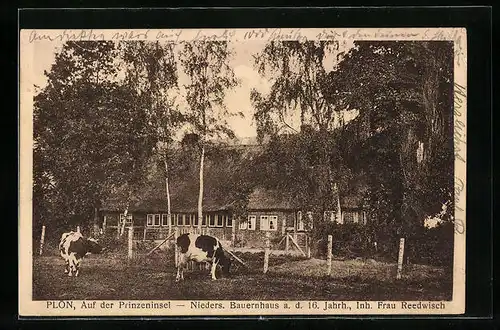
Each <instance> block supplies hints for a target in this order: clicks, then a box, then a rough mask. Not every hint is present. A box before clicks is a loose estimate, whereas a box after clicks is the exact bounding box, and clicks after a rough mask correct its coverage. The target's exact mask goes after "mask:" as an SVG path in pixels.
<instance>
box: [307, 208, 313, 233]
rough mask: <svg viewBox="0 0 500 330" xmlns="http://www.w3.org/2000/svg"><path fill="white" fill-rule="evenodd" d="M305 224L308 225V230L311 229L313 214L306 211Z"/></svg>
mask: <svg viewBox="0 0 500 330" xmlns="http://www.w3.org/2000/svg"><path fill="white" fill-rule="evenodd" d="M306 214H307V223H308V224H309V229H313V227H314V221H313V213H312V212H311V211H307V213H306Z"/></svg>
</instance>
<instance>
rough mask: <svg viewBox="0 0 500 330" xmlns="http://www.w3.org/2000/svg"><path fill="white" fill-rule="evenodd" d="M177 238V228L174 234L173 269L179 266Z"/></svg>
mask: <svg viewBox="0 0 500 330" xmlns="http://www.w3.org/2000/svg"><path fill="white" fill-rule="evenodd" d="M177 237H179V227H175V233H174V248H175V252H174V254H175V267H177V266H179V247H178V246H177Z"/></svg>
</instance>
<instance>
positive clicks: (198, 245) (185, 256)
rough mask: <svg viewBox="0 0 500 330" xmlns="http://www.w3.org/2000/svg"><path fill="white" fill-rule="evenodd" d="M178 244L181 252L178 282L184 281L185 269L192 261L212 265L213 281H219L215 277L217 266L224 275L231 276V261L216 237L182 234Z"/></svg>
mask: <svg viewBox="0 0 500 330" xmlns="http://www.w3.org/2000/svg"><path fill="white" fill-rule="evenodd" d="M176 243H177V246H178V247H179V250H180V256H179V264H178V266H177V277H176V281H180V280H181V279H182V280H183V279H184V269H185V268H186V265H187V262H188V261H190V260H194V261H196V262H207V263H211V264H212V269H211V274H212V280H216V279H217V278H216V277H215V269H216V267H217V265H219V266H221V268H222V273H223V274H224V275H225V276H227V275H229V268H230V267H231V259H229V258H228V257H227V256H226V255H225V254H224V249H223V248H222V244H221V243H220V241H219V240H218V239H217V238H216V237H213V236H208V235H197V234H182V235H181V236H179V237H178V238H177V242H176Z"/></svg>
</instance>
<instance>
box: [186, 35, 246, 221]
mask: <svg viewBox="0 0 500 330" xmlns="http://www.w3.org/2000/svg"><path fill="white" fill-rule="evenodd" d="M230 56H231V52H230V50H229V47H228V43H227V42H225V41H215V42H200V41H194V42H187V43H185V44H184V48H183V52H182V57H181V63H182V66H183V68H184V72H185V73H186V75H187V76H188V77H189V80H190V83H189V84H188V85H187V86H185V88H186V101H187V104H188V105H189V110H190V111H189V112H188V113H187V115H186V118H187V121H188V122H189V123H190V125H191V126H192V128H193V132H192V133H191V134H194V135H190V136H197V137H196V138H195V139H191V141H194V140H197V141H196V142H197V144H198V146H199V149H200V168H199V178H200V182H199V194H198V219H199V222H198V224H199V228H200V229H201V222H202V221H201V219H203V214H202V203H203V189H204V184H203V172H204V168H203V166H204V158H205V144H206V142H207V139H209V138H214V137H218V138H220V137H223V136H229V137H231V138H233V137H234V136H235V135H234V132H233V131H232V130H231V129H230V128H229V126H228V124H227V118H228V117H229V116H230V115H232V114H234V112H233V111H230V110H229V109H228V108H227V107H226V105H225V103H224V99H225V95H226V91H227V90H228V89H229V88H232V87H235V86H236V85H237V84H238V81H237V80H236V78H235V76H234V72H233V69H232V68H231V67H230V66H229V63H228V62H229V58H230Z"/></svg>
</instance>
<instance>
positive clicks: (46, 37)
mask: <svg viewBox="0 0 500 330" xmlns="http://www.w3.org/2000/svg"><path fill="white" fill-rule="evenodd" d="M105 39H106V38H105V36H104V34H103V33H94V30H92V29H90V30H76V31H73V30H64V31H62V32H61V33H58V34H56V35H53V34H45V33H40V32H37V31H36V30H33V31H31V33H30V35H29V39H28V40H29V42H30V43H33V42H35V41H62V42H64V41H95V40H105Z"/></svg>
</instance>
